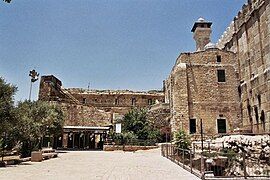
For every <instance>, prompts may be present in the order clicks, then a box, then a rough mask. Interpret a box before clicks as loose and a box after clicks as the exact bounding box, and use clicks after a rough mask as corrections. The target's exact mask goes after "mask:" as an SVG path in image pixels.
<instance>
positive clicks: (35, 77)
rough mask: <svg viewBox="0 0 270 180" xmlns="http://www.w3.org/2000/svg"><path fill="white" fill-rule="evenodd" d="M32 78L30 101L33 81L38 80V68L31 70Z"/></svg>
mask: <svg viewBox="0 0 270 180" xmlns="http://www.w3.org/2000/svg"><path fill="white" fill-rule="evenodd" d="M29 76H30V77H31V79H30V92H29V101H31V93H32V83H34V82H36V81H37V80H38V76H39V73H37V72H36V70H34V69H33V70H32V71H30V72H29Z"/></svg>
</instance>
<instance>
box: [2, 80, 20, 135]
mask: <svg viewBox="0 0 270 180" xmlns="http://www.w3.org/2000/svg"><path fill="white" fill-rule="evenodd" d="M16 91H17V88H16V87H15V86H13V85H11V84H8V83H6V82H5V81H4V79H3V78H1V77H0V136H2V135H3V134H4V133H9V132H10V131H12V126H13V125H12V124H13V123H14V121H15V119H14V102H13V97H14V95H15V93H16Z"/></svg>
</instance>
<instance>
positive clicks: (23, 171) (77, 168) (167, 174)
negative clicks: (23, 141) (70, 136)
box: [0, 149, 199, 180]
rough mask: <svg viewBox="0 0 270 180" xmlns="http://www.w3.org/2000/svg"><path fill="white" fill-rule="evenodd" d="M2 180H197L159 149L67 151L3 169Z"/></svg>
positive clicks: (0, 171)
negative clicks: (55, 156) (56, 156)
mask: <svg viewBox="0 0 270 180" xmlns="http://www.w3.org/2000/svg"><path fill="white" fill-rule="evenodd" d="M0 179H1V180H13V179H14V180H15V179H16V180H24V179H27V180H32V179H33V180H36V179H53V180H58V179H65V180H66V179H76V180H77V179H81V180H83V179H87V180H88V179H95V180H96V179H97V180H98V179H117V180H133V179H134V180H135V179H138V180H140V179H155V180H158V179H160V180H161V179H162V180H170V179H183V180H197V179H199V178H197V177H196V176H195V175H193V174H190V173H189V172H187V171H186V170H184V169H182V168H181V167H179V166H178V165H176V164H175V163H172V162H171V161H170V160H168V159H166V158H164V157H162V156H161V155H160V149H154V150H148V151H137V152H135V153H133V152H122V151H113V152H104V151H67V152H66V153H60V154H59V158H55V159H50V160H46V161H43V162H41V163H40V162H37V163H32V162H28V163H25V164H23V165H17V166H12V167H7V168H0Z"/></svg>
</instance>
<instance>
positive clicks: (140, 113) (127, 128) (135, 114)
mask: <svg viewBox="0 0 270 180" xmlns="http://www.w3.org/2000/svg"><path fill="white" fill-rule="evenodd" d="M122 126H123V132H124V133H127V132H131V133H132V134H134V136H136V137H138V139H141V140H153V141H155V142H157V141H159V139H160V131H159V130H158V129H156V128H155V127H153V126H152V124H151V123H150V122H149V121H148V119H147V110H146V109H138V108H134V109H132V110H130V111H129V112H128V113H127V114H125V116H124V118H123V120H122Z"/></svg>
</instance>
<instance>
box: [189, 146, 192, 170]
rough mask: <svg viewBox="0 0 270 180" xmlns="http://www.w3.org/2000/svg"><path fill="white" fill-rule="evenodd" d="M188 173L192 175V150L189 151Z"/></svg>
mask: <svg viewBox="0 0 270 180" xmlns="http://www.w3.org/2000/svg"><path fill="white" fill-rule="evenodd" d="M189 161H190V162H189V163H190V172H191V173H192V150H190V151H189Z"/></svg>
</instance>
